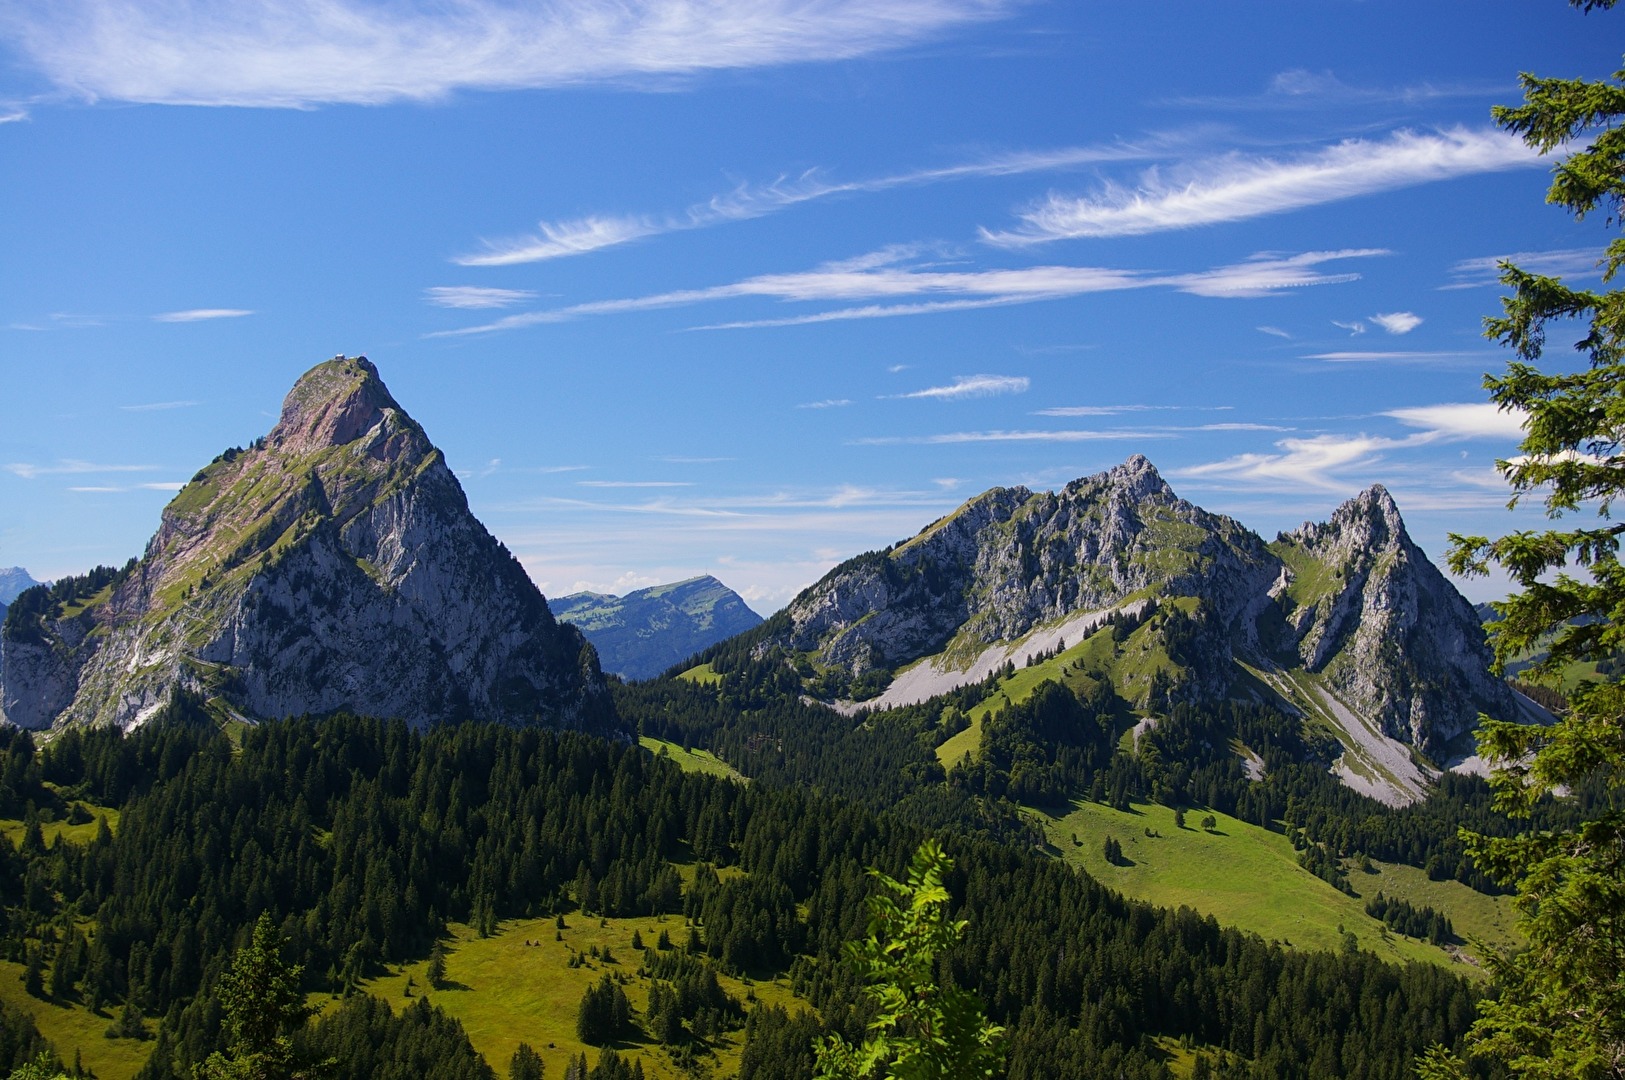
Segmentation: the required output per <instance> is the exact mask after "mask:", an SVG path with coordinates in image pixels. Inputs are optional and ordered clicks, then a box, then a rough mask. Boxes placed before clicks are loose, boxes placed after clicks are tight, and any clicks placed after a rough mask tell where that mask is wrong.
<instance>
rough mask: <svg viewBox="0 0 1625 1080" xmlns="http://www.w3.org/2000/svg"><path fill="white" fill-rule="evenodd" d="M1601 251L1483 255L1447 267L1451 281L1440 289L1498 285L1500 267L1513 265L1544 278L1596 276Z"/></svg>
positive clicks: (1514, 252)
mask: <svg viewBox="0 0 1625 1080" xmlns="http://www.w3.org/2000/svg"><path fill="white" fill-rule="evenodd" d="M1604 254H1605V253H1604V251H1603V249H1602V248H1564V249H1560V250H1557V251H1513V252H1508V253H1507V254H1505V255H1485V256H1481V257H1479V258H1476V259H1462V260H1461V261H1460V262H1458V263H1456V264H1455V265H1454V266H1452V267H1451V268H1450V277H1451V279H1452V280H1451V281H1450V282H1449V283H1448V284H1446V285H1440V286H1439V288H1440V289H1478V288H1482V287H1484V286H1486V285H1499V284H1500V283H1501V264H1502V263H1504V262H1509V263H1512V264H1513V265H1514V266H1516V267H1518V268H1519V269H1520V270H1525V271H1527V272H1528V273H1531V274H1540V275H1542V276H1543V277H1592V278H1594V277H1597V276H1598V275H1599V274H1600V273H1601V272H1602V271H1601V270H1600V269H1598V266H1597V264H1598V263H1600V262H1601V261H1602V258H1603V255H1604Z"/></svg>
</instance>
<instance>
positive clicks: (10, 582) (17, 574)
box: [0, 566, 39, 610]
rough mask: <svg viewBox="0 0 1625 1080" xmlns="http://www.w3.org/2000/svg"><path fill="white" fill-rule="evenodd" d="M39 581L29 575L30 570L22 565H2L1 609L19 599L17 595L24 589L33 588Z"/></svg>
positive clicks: (0, 585) (0, 581) (0, 584)
mask: <svg viewBox="0 0 1625 1080" xmlns="http://www.w3.org/2000/svg"><path fill="white" fill-rule="evenodd" d="M38 584H39V582H37V581H35V580H34V579H33V578H31V577H29V576H28V571H27V570H24V569H23V568H22V567H20V566H4V567H0V610H3V609H4V608H5V606H6V605H7V604H9V603H11V602H12V601H13V600H15V599H17V595H18V594H19V593H21V592H22V591H23V590H24V589H32V588H33V587H34V586H35V585H38Z"/></svg>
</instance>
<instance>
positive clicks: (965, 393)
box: [886, 375, 1032, 401]
mask: <svg viewBox="0 0 1625 1080" xmlns="http://www.w3.org/2000/svg"><path fill="white" fill-rule="evenodd" d="M1031 385H1032V380H1031V379H1029V378H1028V377H1027V376H1025V375H958V376H955V378H954V381H953V382H951V383H948V384H947V385H946V386H928V387H926V388H925V389H923V390H912V391H910V392H908V393H906V394H887V395H886V396H887V397H893V398H926V399H929V400H933V401H960V400H963V399H965V398H980V397H994V396H995V395H999V394H1025V393H1026V392H1027V388H1028V387H1029V386H1031Z"/></svg>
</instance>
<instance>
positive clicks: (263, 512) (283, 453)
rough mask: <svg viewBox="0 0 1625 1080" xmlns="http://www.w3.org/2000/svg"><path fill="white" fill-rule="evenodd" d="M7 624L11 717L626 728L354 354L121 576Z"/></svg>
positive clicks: (567, 633) (32, 723)
mask: <svg viewBox="0 0 1625 1080" xmlns="http://www.w3.org/2000/svg"><path fill="white" fill-rule="evenodd" d="M16 622H17V620H8V621H7V626H6V628H5V631H4V633H3V634H0V650H3V652H4V656H5V664H4V668H3V670H4V676H3V679H4V681H3V683H0V708H3V710H4V715H5V717H6V718H7V719H9V720H10V721H11V722H13V723H15V724H18V725H20V726H23V727H35V728H37V727H43V726H46V725H49V724H57V725H68V724H116V725H119V726H122V727H130V726H132V725H135V724H139V723H141V722H142V721H143V720H144V719H146V718H147V717H149V716H151V715H153V714H154V713H155V712H156V711H157V710H158V709H160V708H161V707H162V706H163V705H164V703H165V702H167V701H168V700H169V699H170V696H171V695H172V694H173V693H174V692H175V691H176V690H186V691H189V692H192V693H195V694H198V695H201V696H202V697H204V698H206V699H208V700H209V701H210V702H211V703H212V704H213V705H214V707H215V708H216V710H217V711H218V712H219V713H221V714H222V715H228V716H237V717H240V718H244V719H256V718H270V717H281V716H287V715H296V714H304V713H326V712H331V711H334V710H339V709H348V710H352V711H356V712H362V713H367V714H371V715H376V716H389V717H400V718H403V719H405V720H407V721H409V722H411V723H413V724H415V725H423V724H428V723H432V722H436V721H440V720H447V719H454V718H458V717H463V716H475V717H482V718H487V719H497V720H505V721H509V722H516V723H527V722H541V723H546V724H551V725H557V726H565V727H577V728H587V729H592V730H602V731H614V730H617V729H618V721H616V719H615V717H614V713H613V708H612V706H611V705H610V702H609V698H608V692H607V689H606V687H605V685H604V683H603V678H602V675H601V674H600V672H599V668H598V662H597V658H596V655H595V654H594V652H593V650H592V647H591V646H590V645H588V644H587V643H586V642H585V640H584V639H583V638H582V637H581V635H580V634H579V633H578V632H577V631H576V630H574V629H573V628H571V627H566V626H561V625H559V624H558V623H557V622H556V621H555V620H554V619H553V616H552V615H551V614H550V613H549V611H548V608H547V603H546V601H545V600H544V599H543V597H542V595H541V593H540V592H539V591H538V590H537V589H536V587H535V586H534V585H533V584H532V583H531V581H530V579H529V577H528V576H527V575H526V574H525V572H524V570H523V568H522V567H520V565H519V563H518V562H517V560H515V559H514V558H513V556H512V555H510V554H509V553H508V551H507V549H506V548H504V547H503V546H502V545H501V544H500V543H498V542H497V541H496V540H495V539H494V538H493V537H492V536H491V535H490V534H489V533H488V532H487V531H486V530H485V528H484V527H483V526H482V525H481V524H480V523H479V521H478V520H476V519H475V518H474V516H473V515H472V514H471V513H470V512H469V509H468V504H467V500H466V499H465V497H464V495H463V492H462V489H461V487H460V486H459V484H458V483H457V479H456V477H455V476H453V475H452V472H451V470H450V469H449V468H447V466H446V463H445V460H444V458H443V457H442V456H441V454H440V451H439V450H437V449H436V448H435V447H434V445H433V444H432V443H431V442H430V441H429V439H428V437H427V436H426V435H425V434H424V432H423V429H422V428H421V427H419V426H418V424H417V423H416V422H415V421H413V420H412V419H411V417H409V416H408V415H407V414H406V412H405V410H403V409H402V408H401V407H400V406H399V404H397V403H396V402H395V400H394V399H393V398H392V397H391V396H390V394H389V391H388V390H387V389H386V388H385V387H384V384H383V382H382V381H381V380H380V379H379V377H378V372H377V369H376V368H375V367H373V365H372V364H371V363H369V362H368V361H367V360H366V359H365V358H343V357H340V358H336V359H334V360H332V361H329V362H328V363H324V364H321V365H319V366H317V367H316V368H314V369H312V370H311V371H310V372H308V373H307V374H306V375H305V376H303V377H302V378H301V379H300V380H299V381H298V383H297V384H296V385H295V386H294V387H293V389H292V390H291V391H290V392H289V394H288V396H287V399H286V401H285V402H284V404H283V408H282V415H281V419H280V420H279V421H278V423H277V425H276V427H275V428H274V429H273V430H272V431H271V432H270V434H269V435H268V436H266V437H265V438H264V439H262V440H257V441H256V442H255V444H254V445H253V446H251V447H249V448H248V449H246V450H232V451H227V452H226V453H224V454H222V455H221V456H220V457H218V458H216V459H215V461H214V462H213V463H211V464H210V465H208V466H207V467H206V468H204V469H203V470H202V471H200V472H199V473H198V474H197V475H196V476H195V477H194V478H193V479H192V481H191V483H189V484H187V485H186V487H185V488H183V489H182V490H181V491H180V492H179V493H178V494H177V495H176V496H175V498H174V500H173V501H172V502H171V503H170V504H169V505H168V506H167V507H166V508H165V509H164V512H163V517H162V521H161V523H160V525H159V528H158V531H157V533H156V534H155V535H154V536H153V538H152V540H151V541H150V542H149V543H148V545H147V550H146V553H145V554H144V555H143V557H142V558H141V559H140V560H139V562H138V563H136V564H135V565H134V566H133V568H131V569H130V570H129V571H128V572H127V573H125V574H121V575H120V577H119V578H118V579H117V580H116V581H115V582H114V584H113V585H111V586H110V587H108V588H107V589H106V590H104V591H103V592H102V593H101V594H98V595H97V596H95V597H93V598H91V599H90V600H88V601H87V602H85V603H84V604H82V605H81V604H75V605H71V606H69V607H67V608H59V609H56V610H53V611H50V612H48V613H46V614H45V615H44V616H42V617H40V618H38V619H36V620H31V621H29V622H27V623H25V624H21V625H13V623H16Z"/></svg>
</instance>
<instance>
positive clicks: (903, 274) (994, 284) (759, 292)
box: [428, 248, 1387, 337]
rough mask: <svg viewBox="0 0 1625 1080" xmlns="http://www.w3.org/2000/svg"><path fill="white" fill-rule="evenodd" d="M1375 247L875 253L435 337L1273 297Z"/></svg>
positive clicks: (1319, 281)
mask: <svg viewBox="0 0 1625 1080" xmlns="http://www.w3.org/2000/svg"><path fill="white" fill-rule="evenodd" d="M1385 254H1387V252H1386V251H1384V250H1382V249H1377V248H1355V249H1346V250H1341V251H1309V252H1303V253H1301V254H1298V255H1279V254H1260V255H1255V256H1253V257H1252V258H1250V259H1246V260H1244V261H1242V262H1240V263H1235V264H1232V265H1230V266H1220V267H1215V268H1213V269H1211V270H1203V271H1198V272H1194V273H1187V274H1152V273H1148V272H1145V271H1139V270H1118V269H1112V268H1108V267H1098V266H1032V267H1023V268H1020V269H1013V270H1002V269H1001V270H937V269H934V268H930V267H920V266H909V265H900V264H902V263H903V262H904V261H905V260H906V259H907V258H908V257H909V255H910V252H909V251H908V250H907V249H892V250H887V251H884V252H877V253H875V254H873V255H871V256H865V257H862V258H859V259H853V260H845V261H842V262H837V263H826V264H824V265H823V266H820V267H817V268H815V269H813V270H808V271H802V272H799V273H787V274H764V275H761V276H758V277H753V278H747V279H745V280H744V281H740V282H736V283H734V284H731V285H715V286H711V287H709V288H702V289H682V290H677V291H673V292H665V293H656V294H654V295H652V296H642V297H631V298H627V299H620V300H597V301H591V302H588V303H583V304H574V305H571V306H568V307H563V308H555V309H553V310H550V311H532V312H523V313H520V314H516V315H508V316H504V317H503V318H501V319H497V320H496V321H494V322H489V323H483V324H481V325H478V326H469V327H463V328H460V329H456V330H441V331H438V332H436V333H433V334H430V335H428V336H429V337H457V336H462V335H467V334H488V333H494V332H497V331H502V330H517V329H522V328H524V327H528V326H537V325H541V324H546V323H558V322H567V321H570V320H572V319H578V318H582V317H586V316H596V315H619V314H626V313H630V312H638V311H654V310H659V309H664V308H679V307H689V306H692V305H696V304H707V303H716V302H719V301H726V300H742V299H752V298H765V299H770V300H779V301H785V302H797V303H815V302H826V303H827V302H838V301H892V300H901V299H904V298H910V297H951V298H952V299H930V300H925V301H923V302H914V303H886V302H879V303H868V304H862V305H860V306H858V307H847V308H838V309H834V310H827V311H821V312H818V313H815V314H811V315H794V316H788V317H785V318H772V319H759V320H751V321H742V322H727V323H719V324H714V325H711V326H705V327H698V328H697V329H737V328H741V327H760V326H791V325H800V324H804V323H814V322H830V321H836V320H843V319H865V318H883V317H890V316H897V315H920V314H928V313H935V312H943V311H964V310H970V309H975V308H985V307H996V306H1002V305H1008V304H1025V303H1032V302H1035V301H1040V300H1058V299H1063V298H1066V297H1073V296H1083V295H1086V294H1090V293H1102V292H1116V291H1121V290H1125V289H1145V288H1153V287H1157V288H1171V289H1177V290H1178V291H1180V292H1186V293H1191V294H1193V295H1196V296H1210V297H1223V298H1242V297H1258V296H1268V295H1270V294H1271V293H1273V292H1276V291H1278V290H1281V289H1292V288H1302V287H1306V286H1311V285H1330V284H1337V283H1341V282H1347V281H1354V280H1356V279H1358V277H1359V275H1358V274H1354V273H1341V274H1329V273H1325V272H1323V271H1321V270H1320V269H1319V267H1320V265H1321V264H1323V263H1327V262H1333V261H1339V260H1343V259H1355V258H1369V257H1372V256H1376V255H1385Z"/></svg>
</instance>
